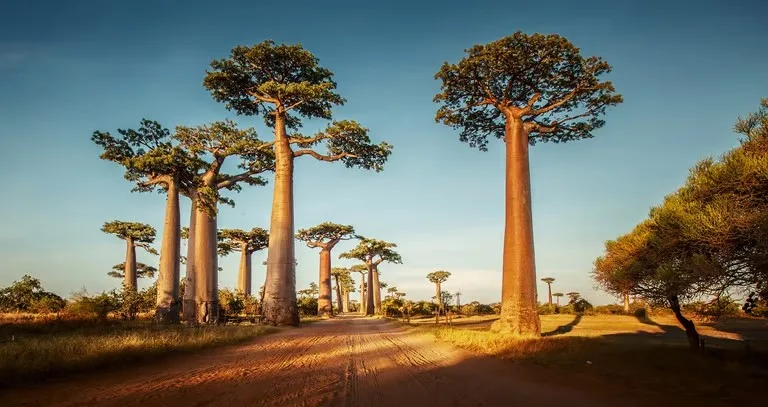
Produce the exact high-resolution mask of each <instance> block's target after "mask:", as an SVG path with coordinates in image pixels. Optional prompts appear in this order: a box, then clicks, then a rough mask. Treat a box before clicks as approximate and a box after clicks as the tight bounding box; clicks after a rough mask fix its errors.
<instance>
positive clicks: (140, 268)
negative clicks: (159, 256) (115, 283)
mask: <svg viewBox="0 0 768 407" xmlns="http://www.w3.org/2000/svg"><path fill="white" fill-rule="evenodd" d="M155 273H157V269H156V268H155V267H152V266H148V265H146V264H144V263H140V262H137V263H136V278H153V277H154V276H155ZM107 275H108V276H110V277H114V278H122V279H125V263H120V264H115V265H114V266H112V271H110V272H109V273H107Z"/></svg>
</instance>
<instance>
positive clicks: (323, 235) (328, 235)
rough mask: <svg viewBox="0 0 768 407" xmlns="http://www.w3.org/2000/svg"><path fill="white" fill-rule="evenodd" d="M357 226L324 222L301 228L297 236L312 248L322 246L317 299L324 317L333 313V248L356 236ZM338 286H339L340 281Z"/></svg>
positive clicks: (320, 312)
mask: <svg viewBox="0 0 768 407" xmlns="http://www.w3.org/2000/svg"><path fill="white" fill-rule="evenodd" d="M354 233H355V228H354V227H352V226H350V225H339V224H337V223H331V222H323V223H321V224H319V225H317V226H314V227H311V228H308V229H299V231H298V232H297V233H296V238H297V239H299V240H301V241H303V242H306V243H307V246H308V247H310V248H320V280H319V281H320V297H319V298H318V300H317V306H318V309H317V314H318V315H320V316H322V317H330V316H332V315H333V306H332V301H331V250H333V248H334V247H336V245H337V244H338V243H339V242H340V241H342V240H349V239H352V238H353V237H354ZM336 283H337V287H338V281H337V282H336ZM339 291H340V289H339V290H337V293H336V297H337V299H338V301H339V310H341V309H342V308H341V306H342V302H341V298H339V297H340V295H339V294H340V293H339Z"/></svg>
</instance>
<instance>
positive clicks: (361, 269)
mask: <svg viewBox="0 0 768 407" xmlns="http://www.w3.org/2000/svg"><path fill="white" fill-rule="evenodd" d="M349 271H350V272H355V273H360V312H361V313H362V314H363V315H365V314H366V307H367V306H368V301H367V300H368V298H367V296H366V295H367V292H368V291H367V290H366V284H365V276H366V274H368V265H366V264H355V265H354V266H352V267H350V269H349Z"/></svg>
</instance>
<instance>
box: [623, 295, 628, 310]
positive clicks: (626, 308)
mask: <svg viewBox="0 0 768 407" xmlns="http://www.w3.org/2000/svg"><path fill="white" fill-rule="evenodd" d="M623 297H624V312H627V313H628V312H629V294H627V293H624V295H623Z"/></svg>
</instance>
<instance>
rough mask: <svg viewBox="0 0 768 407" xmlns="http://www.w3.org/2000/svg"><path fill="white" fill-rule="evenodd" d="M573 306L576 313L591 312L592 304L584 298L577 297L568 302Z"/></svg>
mask: <svg viewBox="0 0 768 407" xmlns="http://www.w3.org/2000/svg"><path fill="white" fill-rule="evenodd" d="M568 305H570V306H572V307H573V310H574V312H576V313H577V314H592V313H593V312H592V310H593V308H594V307H593V306H592V304H591V303H590V302H589V301H587V300H585V299H584V298H579V299H577V300H576V301H574V302H573V303H572V304H568Z"/></svg>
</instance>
